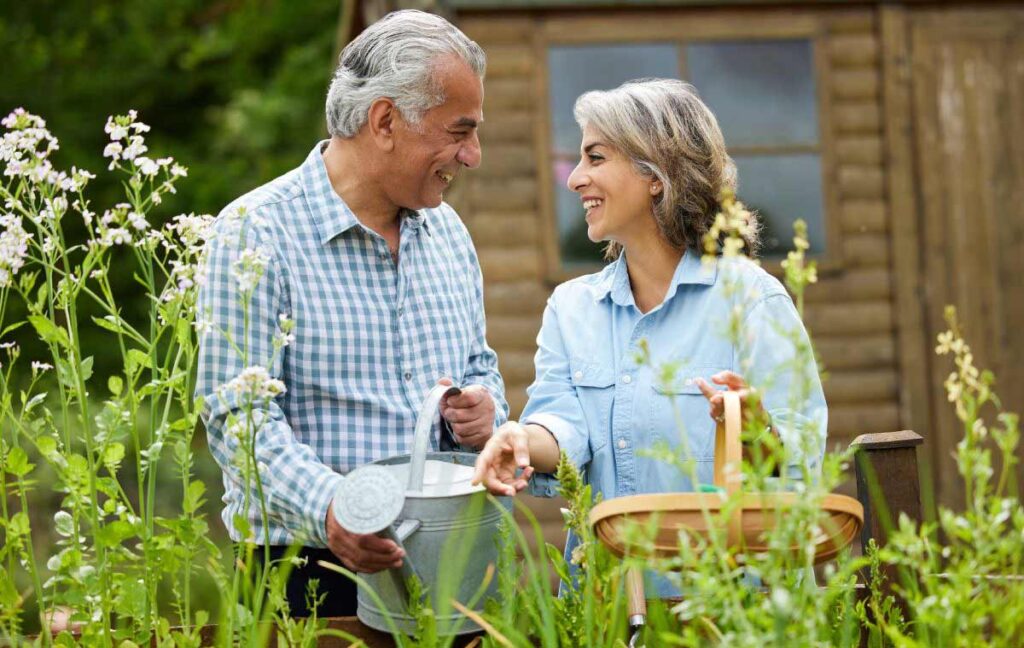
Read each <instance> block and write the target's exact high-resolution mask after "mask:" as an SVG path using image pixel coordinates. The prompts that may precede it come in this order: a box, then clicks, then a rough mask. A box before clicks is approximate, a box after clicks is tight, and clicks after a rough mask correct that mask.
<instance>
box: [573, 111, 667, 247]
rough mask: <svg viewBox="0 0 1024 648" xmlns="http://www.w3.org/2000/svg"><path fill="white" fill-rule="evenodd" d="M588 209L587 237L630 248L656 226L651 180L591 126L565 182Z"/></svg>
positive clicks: (586, 130) (595, 240) (585, 134)
mask: <svg viewBox="0 0 1024 648" xmlns="http://www.w3.org/2000/svg"><path fill="white" fill-rule="evenodd" d="M566 184H567V185H568V187H569V189H570V190H572V191H575V192H576V193H578V194H579V195H580V200H581V201H582V202H583V208H584V209H585V210H586V219H587V238H589V239H590V240H591V241H594V242H595V243H597V242H598V241H615V242H617V243H621V244H622V245H623V246H625V247H628V244H629V241H631V240H635V239H637V238H638V237H640V236H643V235H644V234H646V233H649V232H650V231H652V230H656V229H657V226H656V224H655V222H654V218H653V217H652V211H651V210H652V202H651V201H652V200H653V197H652V195H651V193H652V189H651V187H652V185H651V179H650V178H645V177H644V176H642V175H640V174H639V173H637V171H636V168H635V167H634V166H633V163H632V162H631V161H630V160H629V158H627V157H626V156H625V155H623V154H622V153H620V152H619V151H617V150H615V149H613V148H612V147H610V146H608V145H607V144H605V143H604V142H603V140H602V137H601V135H600V133H598V132H597V131H596V130H594V129H593V128H591V127H590V126H589V125H588V126H586V127H584V129H583V144H582V145H581V146H580V163H579V164H577V165H576V168H575V169H573V172H572V173H571V174H570V175H569V180H568V182H567V183H566Z"/></svg>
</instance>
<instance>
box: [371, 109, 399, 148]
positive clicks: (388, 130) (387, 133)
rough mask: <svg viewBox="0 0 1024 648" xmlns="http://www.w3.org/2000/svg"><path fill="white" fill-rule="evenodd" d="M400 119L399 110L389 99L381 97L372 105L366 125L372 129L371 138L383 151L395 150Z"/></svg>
mask: <svg viewBox="0 0 1024 648" xmlns="http://www.w3.org/2000/svg"><path fill="white" fill-rule="evenodd" d="M398 119H399V116H398V108H397V107H396V106H395V104H394V102H393V101H391V100H390V99H388V98H387V97H381V98H380V99H377V100H376V101H374V102H373V103H372V104H370V110H369V113H368V119H367V121H366V125H367V126H368V127H369V129H370V136H371V138H372V139H373V141H374V143H375V144H376V145H377V146H378V147H379V148H380V149H381V150H383V151H391V150H393V149H394V148H395V126H396V125H397V122H398Z"/></svg>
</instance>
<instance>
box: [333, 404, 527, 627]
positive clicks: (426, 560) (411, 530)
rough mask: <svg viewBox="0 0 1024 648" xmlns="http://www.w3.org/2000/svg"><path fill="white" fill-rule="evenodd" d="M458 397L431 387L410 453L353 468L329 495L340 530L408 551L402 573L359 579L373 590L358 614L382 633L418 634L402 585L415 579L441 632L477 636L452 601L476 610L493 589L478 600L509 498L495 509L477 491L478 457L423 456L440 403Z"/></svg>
mask: <svg viewBox="0 0 1024 648" xmlns="http://www.w3.org/2000/svg"><path fill="white" fill-rule="evenodd" d="M458 393H459V389H458V388H457V387H450V386H447V385H438V386H436V387H434V388H433V389H432V390H431V391H430V393H429V394H427V397H426V399H425V400H424V401H423V406H422V407H421V408H420V412H419V415H418V417H417V419H416V430H415V437H414V440H413V451H412V454H411V455H400V456H397V457H390V458H388V459H382V460H380V461H375V462H373V463H371V464H367V465H365V466H361V467H359V468H357V469H355V470H353V471H352V472H351V473H349V474H348V475H347V476H346V477H345V480H344V481H343V482H342V483H341V485H340V486H339V487H338V490H337V492H336V493H335V496H334V510H333V514H334V516H335V518H336V519H337V520H338V523H339V524H341V526H342V527H344V528H345V529H347V530H348V531H350V532H352V533H360V534H365V533H377V534H380V535H382V536H385V537H388V538H391V539H392V540H395V541H396V542H397V543H398V544H399V546H401V547H402V548H403V549H404V550H405V558H404V559H403V561H402V567H401V569H390V570H385V571H381V572H377V573H375V574H364V575H362V578H363V579H364V580H365V581H366V583H367V585H368V587H369V588H370V589H372V592H369V591H367V588H364V587H360V588H359V591H358V603H359V605H358V609H357V612H356V614H357V615H358V617H359V620H360V621H362V622H363V623H364V624H366V625H368V626H370V627H371V628H374V629H376V630H380V631H382V632H392V631H393V629H394V628H397V629H398V630H400V631H401V632H405V633H407V634H413V633H414V632H415V630H416V619H415V618H414V617H413V616H412V615H411V614H410V613H409V605H410V603H414V601H411V600H410V594H409V590H408V587H407V584H408V582H409V579H410V578H412V577H413V576H415V577H417V578H418V579H419V581H420V582H421V583H422V585H423V592H424V595H425V596H426V597H428V598H429V600H430V603H431V606H432V607H433V610H434V614H435V617H436V619H437V627H438V631H439V632H440V633H442V634H467V633H470V632H477V631H479V630H480V629H481V628H480V627H479V626H478V625H477V624H476V623H475V622H473V621H472V620H471V619H468V618H467V617H465V615H463V614H462V613H460V612H458V611H457V610H456V609H455V608H454V607H453V606H452V605H451V604H450V599H454V600H456V601H458V602H459V603H461V604H462V605H465V606H470V604H471V603H472V604H473V605H472V607H473V608H474V609H476V610H478V611H479V610H481V609H482V608H483V603H484V601H485V600H486V599H487V598H488V597H490V596H493V595H494V592H495V589H496V587H497V583H496V579H492V580H491V582H490V584H489V585H488V586H487V588H486V589H485V590H484V591H483V595H482V596H480V595H479V594H480V591H481V585H482V584H483V583H484V580H485V578H486V573H487V568H488V566H489V565H492V564H496V563H497V559H498V546H497V543H496V542H495V538H496V537H497V536H496V534H497V530H498V524H499V522H500V520H501V518H502V507H504V508H505V509H506V510H507V509H509V508H511V499H510V498H507V497H503V498H499V501H500V503H501V506H496V505H495V504H494V503H493V502H492V501H489V500H488V498H487V492H486V490H485V489H484V488H483V487H482V486H472V485H471V483H470V480H471V478H472V475H473V465H474V464H475V463H476V455H475V454H472V453H468V452H429V453H428V452H427V448H428V447H429V445H430V443H429V442H430V429H431V427H432V426H433V422H434V416H435V414H436V413H437V409H438V405H439V404H440V402H441V399H442V398H443V397H444V396H446V395H455V394H458ZM474 598H476V599H477V600H475V601H474ZM389 620H390V623H389Z"/></svg>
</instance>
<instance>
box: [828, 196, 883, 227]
mask: <svg viewBox="0 0 1024 648" xmlns="http://www.w3.org/2000/svg"><path fill="white" fill-rule="evenodd" d="M841 210H842V211H841V212H840V218H841V219H842V225H843V231H844V232H849V233H851V234H868V233H882V232H888V231H889V214H888V209H887V207H886V203H885V201H884V200H844V201H843V203H842V207H841Z"/></svg>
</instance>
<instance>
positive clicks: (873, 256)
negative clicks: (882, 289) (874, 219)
mask: <svg viewBox="0 0 1024 648" xmlns="http://www.w3.org/2000/svg"><path fill="white" fill-rule="evenodd" d="M843 262H844V263H845V265H846V267H848V268H855V267H876V266H883V267H888V266H889V237H888V236H886V235H885V234H870V233H869V234H847V235H845V236H844V237H843Z"/></svg>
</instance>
